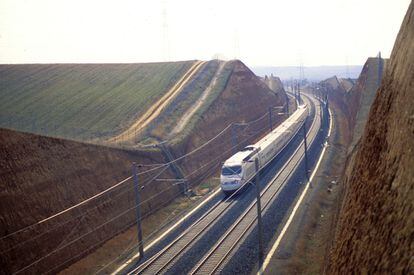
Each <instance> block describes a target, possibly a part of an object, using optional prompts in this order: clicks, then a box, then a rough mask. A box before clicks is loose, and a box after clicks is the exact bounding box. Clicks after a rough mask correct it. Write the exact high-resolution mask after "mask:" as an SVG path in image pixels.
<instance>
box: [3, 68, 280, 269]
mask: <svg viewBox="0 0 414 275" xmlns="http://www.w3.org/2000/svg"><path fill="white" fill-rule="evenodd" d="M230 62H233V63H234V66H233V71H232V73H231V75H230V78H229V79H228V81H227V83H226V86H225V89H224V91H223V92H222V93H221V94H220V95H219V96H218V97H217V99H216V100H215V101H214V102H213V103H212V104H211V105H210V107H209V108H208V110H207V111H206V112H205V113H204V114H203V115H202V117H201V118H200V120H199V122H198V124H197V125H196V126H195V127H194V129H193V131H192V132H191V133H190V135H188V136H187V138H185V139H184V140H183V141H182V142H180V143H179V144H175V145H174V146H173V147H172V148H170V149H171V152H172V154H173V155H174V156H182V155H184V154H186V153H188V152H190V151H192V150H194V149H195V148H196V147H197V146H200V145H202V144H203V143H205V142H206V141H207V140H209V139H211V138H212V137H214V136H216V135H217V134H218V133H219V132H220V131H221V130H223V129H224V128H225V127H226V126H228V125H229V124H230V123H231V122H234V121H236V122H241V121H251V120H254V119H258V118H259V117H261V116H262V115H265V114H264V111H265V110H267V108H268V107H270V106H276V105H283V104H284V96H281V95H280V94H279V93H274V92H272V91H271V90H270V89H269V88H268V87H267V86H266V85H265V84H264V83H263V82H262V81H261V80H260V79H259V78H258V77H257V76H255V75H254V74H253V73H252V72H251V71H250V70H249V69H248V68H247V67H246V66H245V65H244V64H243V63H241V62H240V61H230ZM281 120H282V118H280V117H275V118H274V123H275V124H276V123H278V122H280V121H281ZM266 130H268V118H267V117H266V116H262V119H259V120H258V121H257V122H255V123H253V124H251V125H248V126H234V129H233V130H232V129H231V128H227V130H226V131H225V132H224V133H223V134H221V135H219V136H218V137H217V138H216V139H215V140H214V141H213V142H211V143H209V144H208V146H205V147H202V149H199V150H198V151H197V152H196V153H194V154H193V155H191V156H189V157H187V158H184V159H182V160H180V161H178V162H177V166H178V167H179V168H181V169H182V171H183V175H184V176H185V177H186V178H187V179H188V180H189V183H190V185H196V184H198V183H199V182H200V181H201V180H202V179H203V178H206V177H208V176H209V175H212V174H213V173H214V171H215V169H216V168H217V167H218V166H219V165H220V162H221V161H223V160H224V159H225V158H226V157H228V156H230V155H231V153H232V150H231V146H233V144H235V143H240V144H238V148H240V147H241V146H243V145H246V144H248V143H249V142H251V141H252V140H253V139H255V138H257V137H258V136H260V135H262V134H263V133H264V132H265V131H266ZM234 137H236V139H234ZM0 152H1V155H2V159H1V162H0V168H1V169H0V171H1V173H0V183H1V191H0V205H1V207H0V222H1V228H0V230H1V231H0V232H1V233H0V234H1V235H0V247H1V251H2V252H1V258H0V265H1V267H2V268H1V272H2V273H6V274H7V273H14V272H16V271H19V270H22V269H23V268H25V267H28V268H27V269H24V270H22V271H23V272H24V273H31V274H37V273H47V272H51V273H55V272H57V271H59V270H61V269H62V268H64V267H66V266H68V265H69V264H71V263H73V262H75V261H76V260H78V259H80V258H82V257H84V256H85V255H86V254H88V253H90V252H91V251H94V250H95V249H96V248H97V247H99V246H101V245H102V244H103V243H104V242H105V241H106V240H109V239H111V238H113V236H115V235H117V234H119V233H121V232H123V231H125V230H127V229H128V228H130V227H131V226H132V225H133V224H134V223H135V209H134V205H135V196H134V192H133V185H132V182H131V180H129V181H127V182H126V183H125V184H123V185H121V187H119V188H116V189H114V190H113V191H111V192H110V193H108V194H105V195H103V196H101V197H99V198H97V199H96V200H92V201H90V202H88V203H87V204H85V205H82V206H81V207H79V208H77V209H75V210H73V211H68V212H65V213H64V214H63V215H61V216H58V217H56V218H54V219H51V220H47V221H45V222H43V223H41V224H39V225H35V226H33V227H30V228H29V229H28V230H24V231H22V232H19V233H17V234H13V235H12V236H8V234H11V233H12V232H16V230H20V229H22V228H25V227H27V226H30V225H32V224H33V223H35V222H36V221H39V220H42V219H45V218H46V217H49V216H50V215H53V214H55V213H58V212H59V211H62V210H64V209H66V208H68V207H70V206H72V205H74V204H77V203H79V202H81V201H83V200H84V199H86V198H89V197H91V196H93V195H95V194H97V193H99V192H101V191H103V190H105V189H107V188H109V187H111V186H113V185H114V184H115V183H117V182H119V181H120V180H122V179H124V178H125V177H128V176H129V175H130V174H131V172H130V169H131V162H132V161H136V162H137V163H140V164H151V163H164V162H165V161H166V159H165V158H164V156H163V155H162V154H161V152H160V151H159V150H158V149H148V150H147V151H137V150H134V151H128V150H121V149H113V148H108V147H103V146H96V145H90V144H82V143H78V142H73V141H66V140H61V139H55V138H48V137H41V136H36V135H32V134H25V133H18V132H14V131H10V130H4V129H0ZM150 168H151V167H143V168H140V169H141V170H140V171H143V170H147V169H150ZM161 170H162V169H161ZM159 171H160V170H157V171H154V172H150V173H148V174H146V175H145V176H140V182H141V183H145V182H146V181H149V180H150V179H151V178H153V177H155V176H157V174H158V172H159ZM175 176H176V175H175V174H174V173H172V172H170V170H169V169H168V170H166V171H165V172H164V173H162V174H160V175H159V177H160V178H174V177H175ZM181 192H182V186H181V185H179V184H178V185H173V184H172V183H171V182H169V181H151V182H148V183H147V184H145V188H144V189H142V195H141V196H142V201H145V203H144V204H143V205H142V207H141V209H142V212H143V215H144V217H146V216H148V215H150V214H151V213H154V211H157V210H159V209H160V208H162V207H163V206H165V205H167V204H168V203H169V202H170V201H172V200H174V199H175V198H176V197H177V196H178V195H179V194H180V193H181Z"/></svg>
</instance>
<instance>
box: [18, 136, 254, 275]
mask: <svg viewBox="0 0 414 275" xmlns="http://www.w3.org/2000/svg"><path fill="white" fill-rule="evenodd" d="M248 138H250V137H248ZM248 138H246V139H244V140H243V141H241V142H240V143H239V144H237V145H235V146H239V145H240V144H241V143H243V142H245V141H246V140H247V139H248ZM231 149H232V148H230V149H228V150H226V151H225V152H224V153H222V154H221V155H220V157H222V156H223V155H224V154H225V153H227V152H230V151H231ZM218 158H219V157H217V158H215V159H213V161H216V160H217V159H218ZM213 161H209V162H208V163H207V164H205V165H203V166H202V167H200V168H199V169H197V170H200V169H201V168H204V167H205V166H207V165H208V164H210V163H212V162H213ZM173 187H174V186H170V187H168V188H167V189H164V190H162V191H161V192H159V193H156V194H154V195H153V196H151V197H150V198H147V199H146V200H145V201H143V202H141V203H140V204H139V205H142V204H144V203H146V202H147V201H149V200H151V199H153V198H154V197H156V196H159V195H160V194H161V193H164V192H166V191H168V190H169V189H171V188H173ZM180 195H181V194H180ZM177 197H178V196H176V197H173V198H172V199H171V200H169V201H172V200H174V199H176V198H177ZM139 205H134V206H132V207H129V208H128V209H126V210H124V211H122V212H121V213H119V214H118V215H115V216H114V217H112V218H111V219H109V220H108V221H106V222H104V223H103V224H101V225H99V226H98V227H95V228H94V229H92V230H90V231H89V232H87V233H85V234H83V235H81V236H80V237H78V238H76V239H74V240H72V241H70V242H69V243H67V244H66V245H64V246H61V244H59V246H58V248H56V249H54V250H53V251H51V252H49V253H48V254H46V255H44V256H43V257H41V258H39V259H37V260H36V261H34V262H32V263H31V264H29V265H27V266H25V267H23V268H22V269H20V270H18V271H17V272H16V273H15V274H18V273H20V272H22V271H25V270H26V269H28V268H30V267H31V266H33V265H35V264H37V263H39V262H40V261H42V260H43V259H45V258H47V257H49V256H51V255H52V254H54V253H56V252H58V251H60V250H62V249H63V248H65V247H67V246H69V245H71V244H73V243H74V242H76V241H78V240H80V239H82V238H83V237H85V236H87V235H89V234H91V233H93V232H94V231H96V230H98V229H100V228H102V227H103V226H105V225H107V224H109V223H111V222H112V221H115V220H117V219H118V218H120V217H122V216H124V215H126V214H127V213H128V212H130V211H132V210H134V209H135V208H136V207H138V206H139ZM160 207H162V205H161V206H160ZM156 210H158V209H156ZM156 210H153V211H156ZM153 211H150V212H149V213H147V214H146V215H145V216H147V215H149V214H151V213H152V212H153ZM134 223H135V222H134ZM134 223H131V225H132V224H134ZM65 239H66V238H65ZM146 240H147V238H146ZM55 268H56V267H55ZM55 268H54V269H55Z"/></svg>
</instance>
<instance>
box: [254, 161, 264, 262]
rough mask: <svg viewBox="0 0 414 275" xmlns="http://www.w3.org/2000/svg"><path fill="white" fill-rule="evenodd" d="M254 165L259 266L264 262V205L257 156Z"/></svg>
mask: <svg viewBox="0 0 414 275" xmlns="http://www.w3.org/2000/svg"><path fill="white" fill-rule="evenodd" d="M254 165H255V168H256V176H255V183H256V205H257V227H258V231H259V233H258V238H259V239H258V241H259V266H262V263H263V238H262V233H263V227H262V206H261V204H260V177H259V160H258V158H256V159H255V160H254Z"/></svg>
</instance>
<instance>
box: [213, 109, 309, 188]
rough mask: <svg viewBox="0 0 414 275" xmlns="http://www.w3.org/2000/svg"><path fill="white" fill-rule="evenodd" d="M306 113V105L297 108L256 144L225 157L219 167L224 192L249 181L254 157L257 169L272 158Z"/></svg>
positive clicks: (253, 172)
mask: <svg viewBox="0 0 414 275" xmlns="http://www.w3.org/2000/svg"><path fill="white" fill-rule="evenodd" d="M307 115H308V107H307V106H306V105H302V106H299V107H298V109H297V110H296V111H295V112H294V113H293V114H292V115H291V116H290V117H289V118H288V119H286V120H285V121H284V122H283V123H282V124H281V125H279V126H278V127H277V128H276V129H274V130H273V131H272V132H270V133H269V134H267V135H266V136H265V137H263V138H262V139H261V140H259V141H258V142H257V143H256V144H253V145H249V146H246V147H245V148H244V149H243V150H241V151H240V152H237V153H236V154H234V155H233V156H232V157H230V158H229V159H227V160H226V161H225V162H224V164H223V167H222V169H221V175H220V185H221V189H222V190H223V192H224V193H225V194H230V193H233V192H234V191H236V190H238V189H239V188H240V187H241V186H243V184H244V183H245V182H248V181H251V180H252V178H253V176H254V174H255V171H256V169H255V163H254V161H255V159H256V158H257V159H258V162H259V169H261V168H263V167H265V166H266V165H267V164H268V163H269V162H270V161H272V160H273V159H274V157H275V156H276V155H277V153H278V152H279V151H280V150H281V149H282V148H283V147H284V145H285V144H286V143H287V142H288V141H289V140H290V139H291V137H292V135H294V134H295V133H296V132H297V131H298V130H299V128H300V127H301V125H302V123H303V121H304V120H305V118H306V116H307Z"/></svg>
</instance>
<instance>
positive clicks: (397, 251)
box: [327, 3, 414, 274]
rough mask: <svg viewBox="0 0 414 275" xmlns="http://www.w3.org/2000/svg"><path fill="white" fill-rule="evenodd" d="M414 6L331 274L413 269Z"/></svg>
mask: <svg viewBox="0 0 414 275" xmlns="http://www.w3.org/2000/svg"><path fill="white" fill-rule="evenodd" d="M413 64H414V5H413V3H411V4H410V7H409V8H408V11H407V14H406V16H405V19H404V21H403V24H402V26H401V29H400V32H399V34H398V37H397V40H396V42H395V45H394V49H393V52H392V55H391V58H390V61H389V65H388V67H387V69H386V72H385V75H384V78H383V80H382V84H381V87H380V89H379V91H378V94H377V96H376V98H375V100H374V103H373V105H372V108H371V110H370V113H369V119H368V122H367V124H366V127H365V131H364V134H363V137H362V140H361V144H360V147H359V150H358V152H357V154H356V157H355V160H354V162H353V166H352V168H351V169H350V173H349V174H348V179H347V182H346V185H347V188H348V190H347V192H346V196H345V199H344V203H343V206H342V209H341V213H340V221H339V225H338V231H337V236H336V239H335V243H334V247H333V250H332V255H331V258H330V263H329V266H328V269H327V273H328V274H332V273H334V274H348V273H403V274H408V273H413V272H414V260H413V259H414V242H413V237H414V169H413V167H414V107H413V106H414V83H413V81H412V79H413V75H414V65H413Z"/></svg>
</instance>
